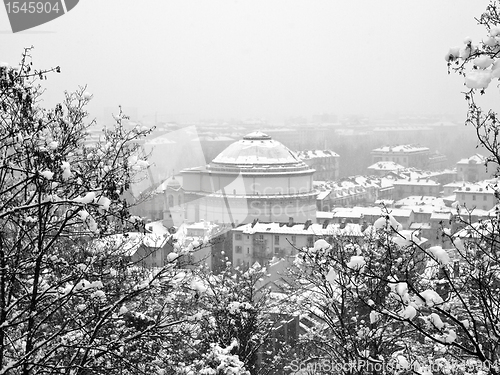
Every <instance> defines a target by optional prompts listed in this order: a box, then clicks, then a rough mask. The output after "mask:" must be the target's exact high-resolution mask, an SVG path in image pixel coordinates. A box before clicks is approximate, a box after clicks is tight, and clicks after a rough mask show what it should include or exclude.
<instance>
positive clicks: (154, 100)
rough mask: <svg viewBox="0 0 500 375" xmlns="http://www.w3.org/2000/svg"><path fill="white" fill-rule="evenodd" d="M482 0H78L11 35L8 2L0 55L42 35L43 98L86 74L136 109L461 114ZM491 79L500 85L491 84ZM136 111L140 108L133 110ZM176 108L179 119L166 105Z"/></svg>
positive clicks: (13, 57)
mask: <svg viewBox="0 0 500 375" xmlns="http://www.w3.org/2000/svg"><path fill="white" fill-rule="evenodd" d="M487 4H488V1H486V0H405V1H402V0H358V1H355V0H352V1H347V0H343V1H340V0H245V1H242V0H238V1H231V0H224V1H222V0H221V1H219V0H199V1H198V0H197V1H191V0H176V1H172V0H142V1H137V0H136V1H132V0H81V1H80V3H79V4H78V5H77V6H76V7H75V8H74V9H73V10H71V11H70V12H69V13H67V14H66V15H64V16H63V17H60V18H58V19H56V20H54V21H51V22H50V23H47V24H44V25H41V26H39V27H37V28H34V29H31V30H28V31H25V32H21V33H17V34H12V33H11V31H10V26H9V24H8V20H7V14H6V12H5V10H3V9H0V61H6V62H8V63H10V64H14V63H16V62H18V61H19V58H20V55H21V53H22V51H23V48H24V47H27V46H31V45H33V46H34V47H35V50H34V51H33V57H34V64H35V65H36V66H37V67H50V66H55V65H60V66H61V69H62V73H61V74H60V75H57V76H52V77H51V78H50V79H49V81H48V83H47V85H48V92H47V95H46V103H47V104H52V103H55V102H56V101H59V100H61V98H62V92H63V91H64V90H74V89H76V88H77V87H78V86H79V85H88V91H89V92H91V93H93V94H94V99H93V101H92V104H91V106H90V108H89V111H90V112H91V114H92V115H93V116H95V117H100V116H101V115H102V113H103V111H104V109H105V108H116V106H117V105H119V104H121V105H123V106H124V107H125V108H131V109H132V108H137V110H138V111H137V114H138V116H139V120H140V119H141V118H142V119H147V118H148V117H149V118H152V116H153V114H154V113H155V112H156V113H158V116H159V120H165V119H168V117H171V118H172V119H191V120H196V119H208V118H220V119H230V118H267V119H270V120H282V119H284V118H286V117H290V116H305V117H310V116H311V115H313V114H321V113H333V114H337V115H350V114H361V115H367V116H378V115H381V114H385V113H389V114H394V113H396V114H401V115H405V114H412V115H419V114H422V115H425V114H447V113H450V114H458V115H459V117H460V116H461V115H462V114H465V109H466V107H465V102H464V100H463V95H461V94H460V91H461V90H462V88H463V85H462V82H463V80H462V79H461V78H460V77H457V76H453V75H450V76H449V75H447V68H446V62H445V60H444V55H445V53H446V52H447V50H448V48H449V47H452V46H455V45H457V46H458V45H462V43H463V42H462V41H463V39H464V38H465V37H466V36H471V37H472V38H473V40H475V41H478V40H479V39H480V38H482V37H483V36H484V35H485V31H484V29H483V28H482V27H480V26H477V25H476V21H475V20H474V17H476V16H479V15H480V14H481V13H482V12H483V11H484V10H485V8H486V5H487ZM491 90H498V89H497V88H496V87H494V86H491ZM132 112H133V111H132ZM168 114H171V115H172V116H169V115H168Z"/></svg>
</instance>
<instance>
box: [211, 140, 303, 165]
mask: <svg viewBox="0 0 500 375" xmlns="http://www.w3.org/2000/svg"><path fill="white" fill-rule="evenodd" d="M266 167H267V168H290V167H292V168H299V169H304V170H306V169H309V167H308V166H307V165H306V164H305V163H304V162H303V161H302V160H301V159H300V158H299V157H298V156H297V155H296V154H295V153H294V152H292V151H291V150H290V149H288V148H287V147H286V146H284V145H283V144H282V143H280V142H278V141H275V140H273V139H272V138H271V137H270V136H269V135H267V134H264V133H262V132H258V131H257V132H252V133H250V134H247V135H246V136H245V137H243V139H240V140H239V141H236V142H234V143H232V144H231V145H229V146H228V147H227V148H226V149H225V150H224V151H222V152H221V153H220V154H219V155H218V156H216V157H215V159H214V160H213V161H212V163H210V166H209V168H210V169H220V168H236V169H241V168H266Z"/></svg>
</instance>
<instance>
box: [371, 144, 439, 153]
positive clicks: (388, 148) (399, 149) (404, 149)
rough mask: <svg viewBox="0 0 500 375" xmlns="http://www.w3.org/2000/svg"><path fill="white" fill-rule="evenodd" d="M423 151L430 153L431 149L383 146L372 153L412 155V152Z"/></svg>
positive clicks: (413, 146)
mask: <svg viewBox="0 0 500 375" xmlns="http://www.w3.org/2000/svg"><path fill="white" fill-rule="evenodd" d="M423 151H429V148H428V147H423V146H418V145H400V146H383V147H379V148H376V149H374V150H373V151H372V152H398V153H400V152H404V153H412V152H423Z"/></svg>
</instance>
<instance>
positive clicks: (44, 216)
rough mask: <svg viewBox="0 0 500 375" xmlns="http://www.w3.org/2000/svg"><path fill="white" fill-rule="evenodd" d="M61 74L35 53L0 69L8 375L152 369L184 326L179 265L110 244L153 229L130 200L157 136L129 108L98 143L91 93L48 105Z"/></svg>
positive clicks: (0, 254)
mask: <svg viewBox="0 0 500 375" xmlns="http://www.w3.org/2000/svg"><path fill="white" fill-rule="evenodd" d="M56 72H60V69H59V67H56V68H53V69H48V70H35V69H34V68H33V65H32V62H31V58H30V50H29V49H28V50H26V51H25V53H24V54H23V56H22V60H21V62H20V64H19V65H18V66H10V65H8V64H6V63H0V364H1V370H0V373H1V374H26V375H27V374H97V373H106V374H113V373H120V374H127V373H150V371H154V370H155V369H156V367H155V366H156V365H155V362H154V361H150V358H153V357H147V356H144V357H142V358H140V357H141V356H139V355H138V351H141V349H140V348H142V347H150V348H149V350H148V351H145V353H152V352H153V351H154V348H152V346H154V345H157V344H158V340H157V339H156V337H158V335H159V334H160V333H162V332H165V330H168V329H169V328H170V327H171V326H172V325H176V324H180V322H181V321H182V320H183V318H182V317H179V316H175V315H174V314H172V313H171V311H170V310H168V309H167V306H170V300H169V299H168V298H167V296H168V293H169V292H170V291H172V290H175V288H177V284H176V282H175V280H176V277H177V276H176V275H177V274H178V272H179V271H178V270H176V269H175V259H172V261H171V262H169V264H167V265H166V266H165V267H164V268H162V269H160V270H157V271H155V272H150V271H148V272H146V270H142V269H140V268H137V267H135V268H134V267H132V266H134V265H133V264H129V263H128V262H129V261H128V259H129V258H128V257H127V246H119V247H113V246H107V245H106V246H103V240H104V239H106V238H108V236H109V235H111V234H116V233H124V232H126V231H128V230H134V229H133V228H134V226H135V230H138V229H143V227H141V228H139V227H138V225H139V224H140V220H139V218H136V217H131V216H130V215H129V213H128V207H129V204H130V202H127V201H126V199H125V198H124V197H125V193H126V191H127V190H128V189H129V187H130V184H131V183H132V182H133V181H134V178H135V177H134V175H135V173H136V172H139V171H140V170H142V169H144V168H146V167H147V165H148V164H147V161H146V160H142V159H140V158H139V157H138V155H140V153H138V148H139V141H140V140H141V139H142V138H143V137H144V136H146V135H147V134H148V133H149V131H148V130H147V129H141V128H137V127H136V128H134V129H130V130H127V129H126V128H125V127H124V126H123V123H122V121H123V120H124V119H125V116H124V115H123V114H122V113H119V114H118V115H117V116H115V120H116V123H115V125H114V126H113V127H110V128H107V129H103V133H102V136H101V138H100V140H99V141H98V142H96V143H95V144H89V143H87V142H86V136H87V131H88V129H89V127H90V126H91V125H94V123H93V122H92V121H88V117H87V113H86V111H85V106H86V105H87V103H88V102H89V101H90V100H91V99H92V95H91V94H89V93H88V92H87V91H86V90H85V88H80V89H78V90H77V91H76V92H74V93H65V98H64V101H63V103H61V104H57V105H56V106H55V108H53V109H44V108H42V107H41V106H40V102H41V101H42V94H43V89H42V87H41V86H40V82H41V81H42V80H44V79H46V78H47V75H49V74H51V73H56ZM158 294H165V297H164V298H158V297H157V296H158ZM152 301H154V303H152ZM136 359H140V360H136Z"/></svg>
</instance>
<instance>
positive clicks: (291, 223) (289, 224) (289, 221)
mask: <svg viewBox="0 0 500 375" xmlns="http://www.w3.org/2000/svg"><path fill="white" fill-rule="evenodd" d="M288 226H289V227H293V217H289V218H288Z"/></svg>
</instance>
